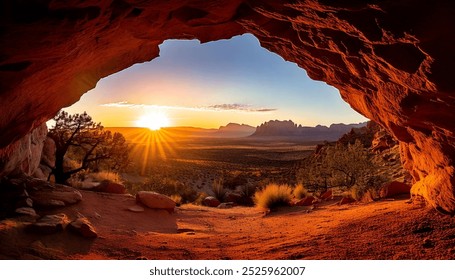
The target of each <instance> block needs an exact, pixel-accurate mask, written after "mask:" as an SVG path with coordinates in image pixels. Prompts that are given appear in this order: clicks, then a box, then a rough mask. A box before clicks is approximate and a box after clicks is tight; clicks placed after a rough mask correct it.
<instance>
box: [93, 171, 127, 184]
mask: <svg viewBox="0 0 455 280" xmlns="http://www.w3.org/2000/svg"><path fill="white" fill-rule="evenodd" d="M88 177H90V178H91V179H92V180H93V181H95V182H101V181H104V180H108V181H111V182H114V183H120V182H121V178H120V175H119V174H118V173H116V172H109V171H100V172H96V173H90V174H89V175H88Z"/></svg>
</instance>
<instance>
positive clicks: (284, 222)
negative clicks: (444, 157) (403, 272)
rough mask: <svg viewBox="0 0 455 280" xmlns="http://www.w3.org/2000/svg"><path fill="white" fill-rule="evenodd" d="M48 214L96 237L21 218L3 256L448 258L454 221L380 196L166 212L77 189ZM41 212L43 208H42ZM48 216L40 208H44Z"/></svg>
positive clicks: (0, 247)
mask: <svg viewBox="0 0 455 280" xmlns="http://www.w3.org/2000/svg"><path fill="white" fill-rule="evenodd" d="M83 197H84V199H83V201H82V202H80V203H78V204H76V205H73V206H71V207H67V208H64V209H59V210H54V211H51V212H48V213H65V214H67V215H68V216H69V217H70V218H75V217H77V216H78V215H79V216H80V215H82V216H85V217H87V218H89V219H90V220H91V222H92V224H93V225H94V226H95V228H96V230H97V232H98V235H99V237H98V238H96V239H94V240H87V239H84V238H82V237H79V236H77V235H74V234H73V233H71V232H68V231H63V232H60V233H55V234H49V235H37V234H32V233H28V232H26V231H25V230H24V227H25V225H26V223H27V222H26V221H20V220H4V221H1V222H0V258H2V259H133V260H134V259H149V260H150V259H317V260H324V259H454V258H455V221H454V219H453V218H451V217H449V216H444V215H441V214H439V213H438V212H436V211H435V210H432V209H429V208H426V207H422V206H418V205H415V204H410V203H407V200H404V199H403V200H384V201H378V202H371V203H367V204H350V205H343V206H338V205H336V202H335V201H328V202H324V203H322V204H320V206H319V207H318V208H317V209H315V210H313V211H312V210H309V208H308V207H293V208H283V209H279V210H278V211H276V212H272V213H271V214H268V215H266V216H265V215H264V213H263V211H261V210H259V209H256V208H248V207H234V208H232V209H218V208H208V207H202V206H194V205H184V206H181V207H178V208H177V209H176V211H175V213H173V214H169V213H167V212H166V211H158V210H152V209H146V210H145V212H142V213H133V212H130V211H127V210H126V208H128V207H129V206H132V205H134V204H135V200H134V198H133V197H130V196H125V195H113V194H102V193H93V192H88V191H84V192H83ZM43 214H44V213H43ZM46 214H47V213H46Z"/></svg>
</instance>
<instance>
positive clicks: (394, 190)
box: [379, 181, 411, 198]
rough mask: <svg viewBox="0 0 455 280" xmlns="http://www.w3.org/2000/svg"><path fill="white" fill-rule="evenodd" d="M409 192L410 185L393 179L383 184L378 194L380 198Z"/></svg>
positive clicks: (408, 193)
mask: <svg viewBox="0 0 455 280" xmlns="http://www.w3.org/2000/svg"><path fill="white" fill-rule="evenodd" d="M410 193H411V186H409V185H407V184H405V183H402V182H397V181H393V182H390V183H387V184H385V185H384V186H383V187H382V188H381V190H380V191H379V195H380V197H382V198H392V197H395V196H399V195H409V196H410Z"/></svg>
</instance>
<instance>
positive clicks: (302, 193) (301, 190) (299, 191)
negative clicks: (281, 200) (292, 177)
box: [292, 184, 308, 199]
mask: <svg viewBox="0 0 455 280" xmlns="http://www.w3.org/2000/svg"><path fill="white" fill-rule="evenodd" d="M292 195H293V196H294V197H295V198H296V199H302V198H305V197H307V196H308V190H307V189H306V188H305V187H304V186H303V184H298V185H297V186H295V188H294V189H293V190H292Z"/></svg>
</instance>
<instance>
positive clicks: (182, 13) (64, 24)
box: [0, 0, 455, 214]
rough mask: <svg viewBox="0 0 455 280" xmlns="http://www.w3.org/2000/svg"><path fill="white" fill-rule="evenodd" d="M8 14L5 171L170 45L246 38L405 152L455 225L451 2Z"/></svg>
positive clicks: (107, 4) (420, 185)
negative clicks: (79, 105)
mask: <svg viewBox="0 0 455 280" xmlns="http://www.w3.org/2000/svg"><path fill="white" fill-rule="evenodd" d="M204 3H205V2H198V1H190V2H188V3H181V2H180V1H159V2H156V1H154V2H153V4H152V3H145V2H136V1H103V2H102V3H91V2H83V3H80V2H65V3H54V2H51V1H49V2H47V1H44V2H43V1H40V2H39V3H37V2H33V1H32V2H28V1H27V2H17V1H6V2H4V3H2V13H3V15H4V16H3V17H2V21H1V22H0V26H1V28H2V32H1V34H0V36H1V42H2V44H1V47H0V50H1V53H2V56H1V60H0V71H1V73H2V75H1V80H0V90H1V93H0V96H1V101H2V102H1V104H0V112H1V116H0V131H1V135H2V138H1V139H0V147H1V152H0V155H1V159H2V160H1V162H2V166H3V167H2V169H5V166H11V165H14V164H11V161H10V157H11V154H12V153H13V151H15V150H17V149H19V147H20V144H18V142H17V140H19V139H20V138H21V137H23V136H24V135H25V134H27V133H28V132H30V131H31V130H32V129H33V128H36V127H38V126H39V125H40V124H41V123H43V122H45V121H46V120H47V119H48V118H50V117H52V116H53V115H55V113H56V112H57V111H58V110H59V109H60V108H62V107H65V106H68V105H70V104H72V103H74V102H75V101H76V100H78V99H79V97H80V96H81V95H82V94H83V93H84V92H86V91H87V90H89V89H91V88H93V87H94V86H95V84H96V82H97V81H98V80H99V79H100V78H102V77H105V76H108V75H110V74H112V73H114V72H117V71H119V70H121V69H124V68H126V67H128V66H130V65H132V64H134V63H137V62H143V61H147V60H150V59H153V58H154V57H156V56H157V55H158V45H159V44H160V43H161V42H163V41H164V40H166V39H171V38H174V39H193V38H198V39H200V40H201V41H202V42H207V41H212V40H218V39H224V38H230V37H232V36H234V35H239V34H243V33H246V32H249V33H252V34H254V35H255V36H256V37H257V38H258V39H259V41H260V42H261V45H262V46H264V47H265V48H267V49H269V50H271V51H272V52H275V53H277V54H279V55H280V56H282V57H283V58H284V59H285V60H289V61H293V62H296V63H297V64H298V65H299V66H300V67H302V68H304V69H306V70H307V72H308V74H309V76H310V77H311V78H313V79H315V80H323V81H326V82H327V83H328V84H330V85H333V86H335V87H336V88H338V89H339V90H340V93H341V95H342V97H343V98H344V99H345V100H346V101H347V102H348V103H349V104H350V105H351V106H352V107H353V108H355V109H356V110H357V111H359V112H361V113H362V114H363V115H365V116H366V117H368V118H369V119H372V120H375V121H377V122H378V123H380V124H381V125H382V126H384V127H385V128H386V129H388V130H389V131H390V132H392V134H393V135H394V136H395V137H396V138H397V139H398V140H399V141H400V143H401V144H400V145H401V150H402V159H403V161H404V163H405V166H406V168H408V169H409V170H411V171H412V174H413V176H414V180H415V184H414V186H413V189H412V192H413V194H416V195H420V196H423V197H424V198H425V199H426V200H427V201H428V202H429V203H430V204H431V205H432V206H434V207H435V208H437V209H439V210H440V211H442V212H445V213H449V214H453V213H455V187H454V185H455V178H454V175H455V174H454V172H455V168H454V163H453V160H454V159H455V145H454V143H455V139H454V134H453V132H454V130H455V127H454V124H453V122H452V120H454V119H455V115H454V114H455V113H454V112H455V110H454V106H455V102H454V101H453V100H454V99H453V96H454V89H455V84H454V82H453V79H452V77H451V75H450V73H451V72H450V69H451V67H452V64H453V61H454V53H453V51H452V46H453V43H454V42H453V40H454V37H453V36H452V34H453V33H454V32H455V22H454V21H453V19H452V14H453V12H454V11H455V5H454V4H453V3H451V2H450V1H444V2H438V3H431V4H418V5H417V4H413V3H409V1H393V2H390V1H379V2H378V1H374V2H370V1H369V2H366V3H364V2H362V3H360V2H359V1H349V2H343V3H337V2H336V1H325V0H324V1H322V0H320V1H317V0H309V1H305V2H299V3H295V2H293V1H289V2H280V3H277V2H276V1H268V0H264V1H241V0H239V1H217V2H214V3H213V5H210V6H207V5H205V4H204Z"/></svg>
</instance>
